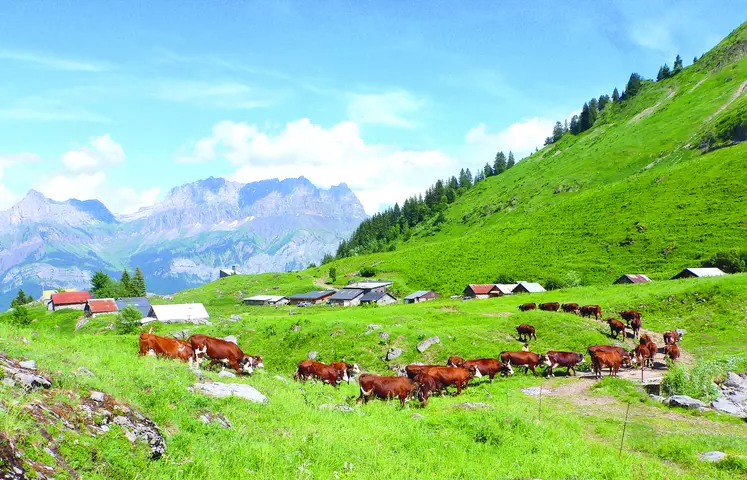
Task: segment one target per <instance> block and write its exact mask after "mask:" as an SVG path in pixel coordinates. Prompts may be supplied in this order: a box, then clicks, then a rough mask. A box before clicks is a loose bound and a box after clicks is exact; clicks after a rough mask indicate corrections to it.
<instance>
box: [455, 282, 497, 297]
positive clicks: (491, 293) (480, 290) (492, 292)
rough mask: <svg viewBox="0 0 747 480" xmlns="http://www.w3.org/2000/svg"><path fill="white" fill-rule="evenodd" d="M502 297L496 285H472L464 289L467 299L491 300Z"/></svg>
mask: <svg viewBox="0 0 747 480" xmlns="http://www.w3.org/2000/svg"><path fill="white" fill-rule="evenodd" d="M497 296H500V293H499V292H498V289H497V288H495V284H494V283H470V284H469V285H467V288H465V289H464V297H466V298H490V297H497Z"/></svg>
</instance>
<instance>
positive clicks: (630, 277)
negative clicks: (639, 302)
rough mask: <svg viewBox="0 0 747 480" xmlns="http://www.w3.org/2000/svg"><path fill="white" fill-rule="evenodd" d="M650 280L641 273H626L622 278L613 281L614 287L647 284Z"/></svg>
mask: <svg viewBox="0 0 747 480" xmlns="http://www.w3.org/2000/svg"><path fill="white" fill-rule="evenodd" d="M650 281H651V279H650V278H648V277H647V276H646V275H643V274H641V273H626V274H625V275H623V276H622V277H620V278H618V279H617V280H615V284H616V285H621V284H628V283H648V282H650Z"/></svg>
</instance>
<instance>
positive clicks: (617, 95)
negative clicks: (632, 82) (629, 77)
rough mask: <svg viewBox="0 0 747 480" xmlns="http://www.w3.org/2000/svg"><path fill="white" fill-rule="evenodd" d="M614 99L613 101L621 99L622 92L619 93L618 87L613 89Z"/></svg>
mask: <svg viewBox="0 0 747 480" xmlns="http://www.w3.org/2000/svg"><path fill="white" fill-rule="evenodd" d="M612 101H613V102H619V101H620V94H619V93H617V87H615V89H614V90H613V91H612Z"/></svg>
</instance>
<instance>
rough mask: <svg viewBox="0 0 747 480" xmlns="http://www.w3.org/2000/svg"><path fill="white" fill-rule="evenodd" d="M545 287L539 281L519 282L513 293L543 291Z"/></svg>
mask: <svg viewBox="0 0 747 480" xmlns="http://www.w3.org/2000/svg"><path fill="white" fill-rule="evenodd" d="M545 291H546V290H545V288H544V287H543V286H542V285H540V284H539V283H532V282H519V283H518V284H517V285H516V287H514V289H513V293H542V292H545Z"/></svg>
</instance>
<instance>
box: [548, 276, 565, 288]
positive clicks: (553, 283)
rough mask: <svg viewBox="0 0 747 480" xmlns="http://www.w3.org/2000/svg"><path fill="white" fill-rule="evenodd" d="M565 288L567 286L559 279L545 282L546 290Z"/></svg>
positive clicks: (552, 278) (549, 279) (554, 278)
mask: <svg viewBox="0 0 747 480" xmlns="http://www.w3.org/2000/svg"><path fill="white" fill-rule="evenodd" d="M563 287H565V284H564V283H563V282H562V281H561V280H560V279H559V278H557V277H548V278H547V279H546V280H545V289H546V290H559V289H561V288H563Z"/></svg>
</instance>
